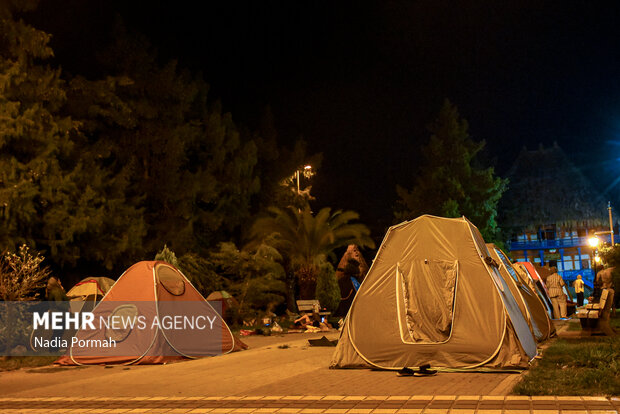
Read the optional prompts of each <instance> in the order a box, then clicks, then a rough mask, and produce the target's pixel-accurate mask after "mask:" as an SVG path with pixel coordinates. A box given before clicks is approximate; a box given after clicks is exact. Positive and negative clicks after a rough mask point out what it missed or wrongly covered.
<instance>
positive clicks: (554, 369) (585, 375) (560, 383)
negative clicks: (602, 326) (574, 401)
mask: <svg viewBox="0 0 620 414" xmlns="http://www.w3.org/2000/svg"><path fill="white" fill-rule="evenodd" d="M611 325H612V326H613V327H614V328H616V329H617V328H618V326H619V325H620V319H617V318H616V319H612V320H611ZM512 392H513V394H518V395H606V396H610V395H619V394H620V336H616V337H583V338H574V339H572V338H571V339H558V340H556V341H555V342H554V343H553V344H551V345H550V346H549V347H548V348H547V350H546V351H545V352H544V354H543V358H542V359H541V360H538V361H537V364H535V366H534V367H532V368H531V369H530V370H529V372H528V373H527V374H526V375H525V376H524V377H523V379H522V380H521V381H520V382H519V383H518V384H517V385H516V386H515V387H514V389H513V390H512Z"/></svg>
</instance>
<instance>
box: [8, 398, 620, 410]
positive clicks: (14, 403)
mask: <svg viewBox="0 0 620 414" xmlns="http://www.w3.org/2000/svg"><path fill="white" fill-rule="evenodd" d="M619 410H620V398H619V397H609V398H608V397H579V396H573V397H553V396H543V397H522V396H476V395H461V396H457V395H442V396H437V395H414V396H406V395H403V396H400V395H391V396H388V395H383V396H381V395H369V396H362V395H358V396H346V395H289V396H237V397H230V396H228V397H133V398H120V397H119V398H69V397H67V398H63V397H51V398H45V397H35V398H16V397H6V398H0V412H2V413H43V412H70V413H93V414H94V413H385V414H388V413H411V414H476V413H479V414H617V413H618V411H619Z"/></svg>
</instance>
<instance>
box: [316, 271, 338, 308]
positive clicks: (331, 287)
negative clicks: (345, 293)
mask: <svg viewBox="0 0 620 414" xmlns="http://www.w3.org/2000/svg"><path fill="white" fill-rule="evenodd" d="M315 297H316V298H317V299H318V300H319V302H320V303H321V306H323V307H325V308H327V310H328V311H330V312H335V311H336V309H338V305H339V304H340V286H338V280H336V272H335V271H334V267H333V266H332V265H331V264H330V263H328V262H323V263H322V264H321V265H320V266H319V276H318V278H317V281H316V291H315Z"/></svg>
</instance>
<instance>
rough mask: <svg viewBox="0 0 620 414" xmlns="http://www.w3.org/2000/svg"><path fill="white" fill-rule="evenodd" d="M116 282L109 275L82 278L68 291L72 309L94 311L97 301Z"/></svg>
mask: <svg viewBox="0 0 620 414" xmlns="http://www.w3.org/2000/svg"><path fill="white" fill-rule="evenodd" d="M114 283H115V281H114V280H113V279H110V278H109V277H87V278H85V279H82V280H80V281H79V282H77V283H76V284H75V285H74V286H73V287H72V288H71V289H69V291H68V292H67V297H68V298H69V300H70V301H71V303H70V306H71V311H72V312H80V311H92V310H93V308H94V307H95V304H96V302H97V301H99V300H101V299H103V297H104V296H105V294H106V293H108V291H109V290H110V289H111V288H112V286H113V285H114Z"/></svg>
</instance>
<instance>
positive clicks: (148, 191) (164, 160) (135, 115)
mask: <svg viewBox="0 0 620 414" xmlns="http://www.w3.org/2000/svg"><path fill="white" fill-rule="evenodd" d="M118 30H119V31H118V32H117V33H116V36H115V39H116V43H115V44H113V45H112V46H111V47H110V48H109V50H107V51H106V53H104V54H102V64H103V65H106V66H107V68H106V69H107V70H108V72H109V73H110V74H112V75H114V76H115V77H116V78H118V79H126V80H127V81H126V82H124V83H123V84H118V85H117V88H116V90H117V92H116V93H117V96H118V98H119V104H117V106H116V107H117V108H121V109H122V111H123V112H125V111H126V114H127V115H124V114H122V113H121V114H120V115H119V117H118V118H116V119H114V121H115V124H114V125H111V127H110V128H107V129H104V130H103V131H100V132H99V133H98V137H99V141H100V142H102V143H104V144H103V145H104V146H105V147H107V148H109V149H110V153H109V154H110V155H109V156H110V159H111V162H113V163H114V164H115V165H116V169H117V170H120V168H121V166H126V165H127V166H130V169H131V175H130V176H131V178H130V179H131V182H130V188H129V191H128V198H131V199H134V200H137V199H138V198H139V197H142V199H141V201H140V202H139V205H140V206H141V207H142V208H143V209H144V219H145V221H146V230H147V236H146V237H145V245H144V249H145V250H146V251H153V252H154V251H155V250H156V249H157V248H159V246H161V244H162V243H168V244H169V245H170V246H171V247H172V248H174V250H175V251H176V252H178V253H180V254H181V255H183V254H184V253H186V252H192V251H193V252H201V253H205V251H206V249H208V248H209V247H210V246H214V245H215V244H216V243H217V242H218V241H221V240H226V239H227V238H228V237H230V235H231V234H232V233H233V232H234V231H236V230H237V228H238V226H239V224H240V223H241V222H242V221H243V220H245V219H247V217H248V216H249V211H250V199H251V197H252V196H253V195H254V194H256V193H257V192H258V191H259V188H260V187H259V180H258V177H257V176H256V173H255V171H254V166H255V165H256V157H257V155H256V154H257V148H256V145H255V143H254V142H253V141H251V140H249V141H243V140H242V139H241V137H240V134H239V132H238V130H237V127H236V125H235V124H234V122H233V120H232V116H231V115H230V114H228V113H224V112H223V111H222V109H221V105H220V104H219V103H215V104H212V105H210V104H208V102H207V93H208V86H207V85H206V83H205V82H204V81H202V80H201V79H199V78H197V77H193V76H191V75H190V74H189V73H187V72H185V71H181V70H179V69H178V67H177V64H176V62H174V61H172V62H168V63H167V64H165V65H164V66H161V65H160V64H159V63H158V62H157V59H156V54H155V52H154V51H153V50H152V48H151V47H150V45H149V43H148V41H147V40H146V39H145V38H144V37H141V36H138V35H133V34H132V35H130V34H127V33H125V32H124V31H123V30H122V28H121V29H118Z"/></svg>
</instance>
